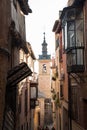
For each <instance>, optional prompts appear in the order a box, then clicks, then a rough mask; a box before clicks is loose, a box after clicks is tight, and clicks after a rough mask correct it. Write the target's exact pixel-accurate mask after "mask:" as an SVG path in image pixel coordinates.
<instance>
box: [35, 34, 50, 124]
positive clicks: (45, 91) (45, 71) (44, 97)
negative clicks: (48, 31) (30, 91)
mask: <svg viewBox="0 0 87 130" xmlns="http://www.w3.org/2000/svg"><path fill="white" fill-rule="evenodd" d="M38 63H39V78H38V90H39V101H40V104H41V109H40V121H41V124H40V125H41V126H43V125H50V124H51V123H52V114H51V113H52V107H51V106H52V103H51V72H50V71H51V69H50V63H51V55H48V54H47V43H46V39H45V33H44V38H43V43H42V54H41V55H39V59H38Z"/></svg>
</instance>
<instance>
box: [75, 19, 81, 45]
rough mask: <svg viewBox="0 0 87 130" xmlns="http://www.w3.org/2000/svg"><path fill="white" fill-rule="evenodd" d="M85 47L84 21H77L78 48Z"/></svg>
mask: <svg viewBox="0 0 87 130" xmlns="http://www.w3.org/2000/svg"><path fill="white" fill-rule="evenodd" d="M82 45H83V20H76V46H82Z"/></svg>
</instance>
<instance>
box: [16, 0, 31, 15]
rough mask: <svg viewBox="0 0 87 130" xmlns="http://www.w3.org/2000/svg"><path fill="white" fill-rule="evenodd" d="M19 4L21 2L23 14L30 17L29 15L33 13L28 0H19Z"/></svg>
mask: <svg viewBox="0 0 87 130" xmlns="http://www.w3.org/2000/svg"><path fill="white" fill-rule="evenodd" d="M18 2H19V5H20V8H21V10H22V12H23V13H24V14H25V15H28V13H32V10H31V9H30V7H29V5H28V0H18Z"/></svg>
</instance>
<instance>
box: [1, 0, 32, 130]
mask: <svg viewBox="0 0 87 130" xmlns="http://www.w3.org/2000/svg"><path fill="white" fill-rule="evenodd" d="M31 12H32V10H31V9H30V8H29V5H28V1H23V0H21V1H20V0H12V1H5V0H3V1H1V4H0V17H1V20H0V30H1V31H0V129H3V130H6V129H11V130H14V129H16V118H17V117H16V109H17V88H18V85H17V84H18V83H19V82H20V81H21V80H23V79H24V78H26V77H27V76H29V75H31V74H32V71H31V69H30V68H29V66H28V65H27V64H26V63H25V62H23V63H22V62H21V63H20V60H19V59H20V55H19V50H20V49H22V50H23V51H24V53H25V54H28V53H29V51H28V48H27V45H26V33H25V16H24V15H28V13H31ZM25 73H26V74H25Z"/></svg>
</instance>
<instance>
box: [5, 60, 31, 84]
mask: <svg viewBox="0 0 87 130" xmlns="http://www.w3.org/2000/svg"><path fill="white" fill-rule="evenodd" d="M31 74H32V71H31V69H30V68H29V67H28V66H27V64H26V63H25V62H22V63H20V64H19V65H18V66H15V67H13V68H12V69H11V70H9V71H8V75H7V86H14V85H16V84H18V83H19V82H20V81H22V80H23V79H25V78H26V77H27V76H31Z"/></svg>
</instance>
